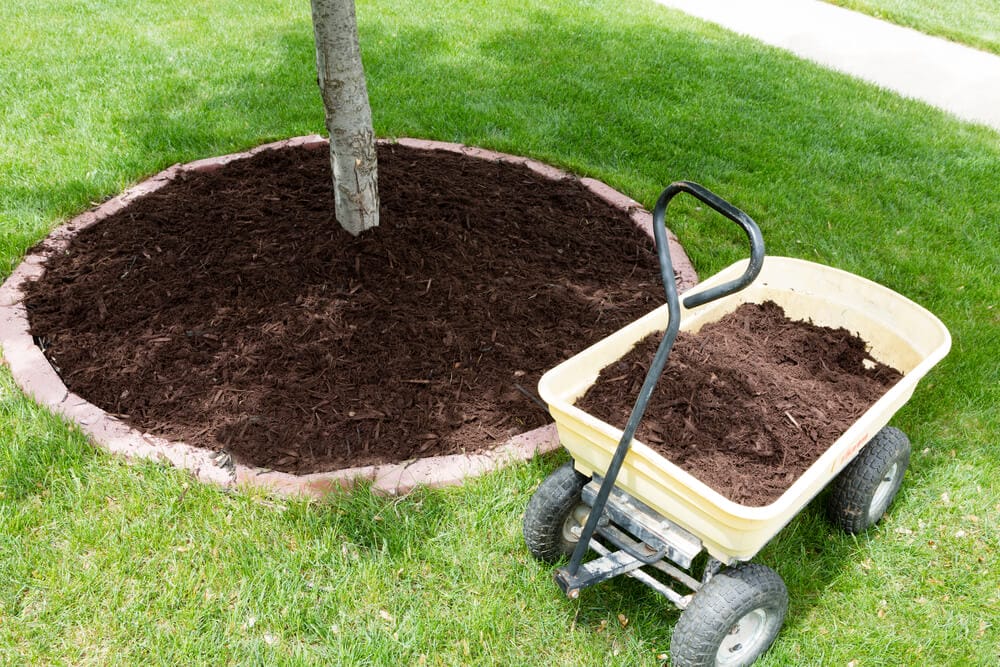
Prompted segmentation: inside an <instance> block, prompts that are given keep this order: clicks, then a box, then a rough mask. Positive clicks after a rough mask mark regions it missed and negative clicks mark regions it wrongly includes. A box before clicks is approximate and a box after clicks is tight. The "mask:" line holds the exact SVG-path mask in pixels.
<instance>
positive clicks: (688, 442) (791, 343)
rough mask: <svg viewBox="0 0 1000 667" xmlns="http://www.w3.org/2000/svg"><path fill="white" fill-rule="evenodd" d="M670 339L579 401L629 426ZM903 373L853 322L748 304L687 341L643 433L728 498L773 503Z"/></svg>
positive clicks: (647, 346) (631, 357) (633, 357)
mask: <svg viewBox="0 0 1000 667" xmlns="http://www.w3.org/2000/svg"><path fill="white" fill-rule="evenodd" d="M661 338H662V335H654V336H649V337H647V338H646V339H644V340H643V341H640V343H639V344H638V345H636V347H634V348H633V349H632V351H630V352H629V353H628V354H627V355H625V356H624V357H623V358H622V359H621V360H619V361H618V362H616V363H615V364H612V365H610V366H608V367H607V368H605V369H604V370H602V371H601V374H600V377H599V378H598V381H597V383H596V384H595V385H594V386H593V387H591V389H590V390H589V391H588V392H587V393H586V394H585V395H584V396H583V397H582V398H581V399H580V400H579V401H577V405H578V406H579V407H580V408H581V409H583V410H585V411H586V412H589V413H590V414H592V415H594V416H596V417H598V418H600V419H602V420H604V421H606V422H608V423H609V424H614V425H616V426H618V427H619V428H624V426H625V422H626V421H627V420H628V416H629V414H630V413H631V411H632V406H633V404H634V402H635V399H636V396H637V395H638V393H639V387H640V386H641V385H642V383H643V380H644V379H645V377H646V373H647V371H648V369H649V365H650V363H651V361H652V359H653V355H654V354H655V352H656V348H657V346H658V345H659V343H660V340H661ZM900 378H901V375H900V373H899V372H898V371H896V370H895V369H892V368H890V367H888V366H885V365H884V364H881V363H878V362H874V360H873V359H872V358H871V356H870V355H869V354H868V353H867V351H866V347H865V343H864V341H862V340H861V339H860V338H858V337H857V336H855V335H853V334H851V333H850V332H848V331H847V330H846V329H843V328H840V329H832V328H829V327H820V326H816V325H814V324H811V323H807V322H795V321H791V320H789V319H788V318H787V317H785V313H784V311H783V310H782V308H781V307H780V306H778V305H777V304H775V303H773V302H766V303H764V304H763V305H757V304H744V305H742V306H740V307H739V308H738V309H737V310H736V311H735V312H732V313H730V314H728V315H726V316H725V317H723V318H722V319H721V320H719V321H717V322H713V323H711V324H706V325H705V326H704V327H702V328H701V330H700V331H699V332H697V333H696V334H689V333H685V332H682V333H681V334H680V335H679V336H678V337H677V341H676V343H675V344H674V347H673V349H672V350H671V353H670V356H669V357H668V360H667V366H666V369H665V370H664V373H663V376H662V377H661V378H660V381H659V383H658V384H657V387H656V390H655V391H654V393H653V396H652V399H651V401H650V403H649V406H648V408H647V411H646V414H645V417H644V419H643V420H642V421H641V422H640V424H639V429H638V431H637V433H636V437H637V438H638V439H639V440H640V441H642V442H644V443H646V444H647V445H649V446H650V447H651V448H652V449H654V450H655V451H657V452H659V453H660V454H662V455H663V456H664V457H665V458H667V459H669V460H670V461H672V462H673V463H676V464H677V465H679V466H680V467H681V468H683V469H684V470H687V471H688V472H690V473H692V474H693V475H694V476H695V477H697V478H698V479H700V480H701V481H703V482H705V483H706V484H708V485H709V486H711V487H712V488H714V489H715V490H716V491H718V492H719V493H721V494H723V495H724V496H726V497H728V498H730V499H732V500H735V501H736V502H739V503H742V504H744V505H750V506H760V505H766V504H769V503H771V502H773V501H775V500H777V499H778V497H779V496H780V495H781V494H782V493H784V491H785V490H787V489H788V487H789V486H790V485H791V484H792V482H794V481H795V480H796V479H798V477H799V476H800V475H801V474H802V473H803V472H804V471H805V470H806V468H808V467H809V466H810V465H811V464H812V463H813V462H814V461H816V459H818V458H819V456H820V455H821V454H822V453H823V452H824V451H826V450H827V449H828V448H829V447H830V445H832V444H833V442H834V441H835V440H836V439H837V438H838V437H840V435H841V434H842V433H843V432H844V431H846V430H847V428H848V427H849V426H850V425H851V424H852V423H853V422H855V421H856V420H857V419H858V417H860V416H861V415H862V414H863V413H864V412H865V411H866V410H868V408H870V407H871V405H872V404H873V403H874V402H875V401H877V400H878V399H879V398H880V397H881V396H882V395H883V394H884V393H885V392H886V391H887V390H888V389H889V387H891V386H892V385H894V384H895V383H896V382H898V381H899V379H900Z"/></svg>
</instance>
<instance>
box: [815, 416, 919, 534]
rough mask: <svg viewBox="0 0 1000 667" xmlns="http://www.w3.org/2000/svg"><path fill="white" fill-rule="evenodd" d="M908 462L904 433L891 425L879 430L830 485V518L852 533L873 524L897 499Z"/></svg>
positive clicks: (908, 450)
mask: <svg viewBox="0 0 1000 667" xmlns="http://www.w3.org/2000/svg"><path fill="white" fill-rule="evenodd" d="M909 464H910V439H909V438H907V437H906V434H905V433H903V432H902V431H900V430H899V429H898V428H894V427H892V426H886V427H885V428H883V429H882V430H881V431H879V432H878V433H876V434H875V437H874V438H872V439H871V440H869V441H868V443H867V444H866V445H865V446H864V447H862V448H861V451H860V452H858V455H857V456H856V457H855V459H854V460H853V461H851V462H850V463H849V464H847V467H845V468H844V469H843V470H841V471H840V474H839V475H837V478H836V479H835V480H834V481H833V483H832V484H831V485H830V487H831V492H830V495H829V497H828V498H827V502H826V514H827V517H828V518H829V519H830V522H831V523H833V525H835V526H837V527H838V528H841V529H843V530H844V531H846V532H848V533H850V534H852V535H857V534H858V533H862V532H864V531H866V530H868V529H869V528H871V527H872V526H874V525H875V524H876V523H878V522H879V520H881V519H882V517H883V516H884V515H885V511H886V510H887V509H888V508H889V506H890V505H891V504H892V501H893V500H894V499H895V497H896V493H897V492H898V491H899V487H900V486H901V485H902V484H903V475H904V474H905V473H906V468H907V466H908V465H909Z"/></svg>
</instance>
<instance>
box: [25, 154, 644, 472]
mask: <svg viewBox="0 0 1000 667" xmlns="http://www.w3.org/2000/svg"><path fill="white" fill-rule="evenodd" d="M379 168H380V174H379V175H380V191H381V197H382V208H381V221H382V224H381V227H379V228H378V229H377V230H373V231H372V232H369V233H365V234H363V235H362V236H360V237H359V238H353V237H351V236H350V235H348V234H347V233H346V232H343V231H342V230H341V229H340V227H339V226H338V225H337V223H336V222H335V221H334V219H333V213H332V212H333V200H332V192H331V187H330V167H329V163H328V157H327V153H326V152H325V151H323V150H307V149H305V148H302V147H296V148H285V149H281V150H273V151H272V150H269V151H263V152H260V153H258V154H257V155H255V156H254V157H252V158H249V159H245V160H237V161H234V162H231V163H229V164H227V165H225V166H224V167H222V168H220V169H219V170H217V171H214V172H210V173H195V172H182V174H181V176H180V177H178V179H177V180H174V181H172V182H171V183H169V184H168V185H166V186H164V187H163V188H161V189H160V190H158V191H156V192H154V193H151V194H148V195H146V196H144V197H142V198H140V199H137V200H136V201H134V202H132V203H130V204H129V205H128V207H127V208H125V209H124V210H122V211H120V212H118V213H116V214H114V215H112V216H111V217H109V218H107V219H104V220H102V221H101V222H100V223H98V224H96V225H94V226H93V227H90V228H88V229H86V230H84V231H82V232H81V233H79V234H78V235H77V237H76V238H75V239H74V240H73V242H72V245H71V246H70V248H69V250H68V251H67V252H66V253H61V254H59V255H57V256H55V257H53V258H52V259H50V260H49V262H48V265H47V270H46V273H45V275H44V276H43V278H42V279H41V280H40V281H38V282H36V283H34V284H32V285H30V286H29V290H28V291H29V295H28V299H27V302H26V303H27V307H28V311H29V317H30V320H31V328H32V334H33V335H34V336H35V337H36V340H38V341H39V343H40V344H41V345H42V346H43V348H44V349H45V351H46V354H47V356H48V358H49V359H50V361H51V362H52V363H53V365H54V366H55V367H56V369H57V370H58V372H59V373H60V375H61V376H62V378H63V380H64V382H65V383H66V385H67V386H68V387H69V389H70V390H71V391H73V392H76V393H77V394H80V395H81V396H83V397H84V398H86V399H87V400H89V401H91V402H92V403H94V404H96V405H98V406H99V407H101V408H102V409H104V410H106V411H108V412H110V413H113V414H116V415H121V416H123V418H124V419H125V421H127V422H128V423H130V424H132V425H133V426H135V427H137V428H139V429H142V430H145V431H149V432H153V433H156V434H158V435H161V436H164V437H167V438H170V439H174V440H183V441H185V442H188V443H189V444H192V445H196V446H201V447H205V448H209V449H220V448H224V449H226V450H227V451H228V452H230V453H231V454H233V456H234V457H235V458H236V459H237V460H238V461H241V462H243V463H246V464H248V465H256V466H262V467H268V468H272V469H276V470H281V471H286V472H294V473H306V472H314V471H324V470H334V469H340V468H344V467H351V466H362V465H368V464H378V463H388V462H398V461H405V460H408V459H411V458H415V457H424V456H432V455H439V454H451V453H458V452H463V451H478V450H482V449H484V448H489V447H492V446H494V445H496V444H498V443H499V442H502V441H504V440H506V439H507V438H508V437H509V436H511V435H513V434H516V433H519V432H523V431H525V430H528V429H530V428H534V427H536V426H540V425H542V424H544V423H546V422H548V421H549V418H548V416H547V414H546V413H545V412H544V411H543V410H542V409H541V408H539V406H538V405H536V404H535V403H534V402H533V400H532V399H531V398H530V395H532V394H533V393H534V391H535V386H536V384H537V381H538V378H539V377H540V376H541V374H542V373H543V372H544V371H545V370H547V369H548V368H550V367H552V366H554V365H555V364H557V363H559V362H560V361H562V360H563V359H565V358H566V357H568V356H570V355H572V354H574V353H575V352H577V351H579V350H581V349H583V348H584V347H586V346H587V345H590V344H591V343H594V342H596V341H597V340H599V339H600V338H602V337H604V336H606V335H608V334H609V333H611V332H612V331H614V330H616V329H617V328H619V327H621V326H622V325H624V324H625V323H627V322H628V321H630V320H632V319H635V318H637V317H638V316H640V315H642V314H644V313H645V312H648V311H649V310H651V309H653V308H655V307H656V306H658V305H660V303H662V301H663V298H664V297H663V288H662V285H659V284H658V279H659V278H658V276H659V273H658V269H657V264H656V258H655V256H654V254H653V252H652V241H651V240H650V239H648V238H647V237H646V236H644V235H643V234H642V233H641V232H639V231H638V230H637V229H636V228H635V226H634V225H633V224H632V223H631V221H630V220H629V218H628V214H627V213H626V212H624V211H622V210H619V209H616V208H614V207H612V206H610V205H609V204H607V203H606V202H605V201H604V200H602V199H600V198H599V197H597V196H596V195H594V194H593V193H591V192H590V191H588V190H587V189H586V188H584V187H583V186H582V185H581V184H580V183H579V181H577V180H576V179H564V180H560V181H553V180H549V179H546V178H542V177H540V176H539V175H538V174H536V173H534V172H532V171H531V170H529V169H527V168H525V167H523V166H520V165H516V164H509V163H501V162H491V161H485V160H480V159H473V158H470V157H466V156H462V155H458V154H454V153H447V152H438V151H422V150H417V149H413V148H408V147H404V146H399V145H386V146H380V148H379Z"/></svg>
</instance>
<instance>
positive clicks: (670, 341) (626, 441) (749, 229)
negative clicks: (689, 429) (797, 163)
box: [566, 181, 764, 577]
mask: <svg viewBox="0 0 1000 667" xmlns="http://www.w3.org/2000/svg"><path fill="white" fill-rule="evenodd" d="M681 192H686V193H688V194H689V195H692V196H694V197H695V198H696V199H700V200H701V201H703V202H704V203H706V204H708V205H709V206H710V207H712V208H713V209H715V210H716V211H718V212H719V213H721V214H722V215H724V216H726V217H727V218H729V219H730V220H732V221H733V222H735V223H736V224H738V225H739V226H740V227H742V228H743V231H745V232H746V234H747V237H748V238H749V239H750V266H748V267H747V270H746V271H745V272H744V273H743V275H742V276H740V277H739V278H737V279H736V280H731V281H729V282H727V283H723V284H722V285H717V286H715V287H712V288H709V289H707V290H705V291H704V292H699V293H698V294H692V295H691V296H689V297H687V298H686V299H684V307H685V308H694V307H695V306H700V305H702V304H705V303H708V302H709V301H713V300H715V299H718V298H721V297H723V296H726V295H729V294H732V293H734V292H738V291H740V290H741V289H743V288H744V287H746V286H747V285H749V284H750V283H752V282H753V281H754V279H755V278H756V277H757V274H759V273H760V269H761V267H762V266H763V265H764V237H763V236H761V233H760V228H759V227H758V226H757V223H756V222H754V221H753V220H752V219H751V218H750V216H748V215H747V214H746V213H744V212H743V211H741V210H739V209H738V208H736V207H735V206H733V205H732V204H730V203H729V202H727V201H726V200H725V199H722V198H721V197H719V196H718V195H716V194H714V193H713V192H711V191H710V190H707V189H705V188H703V187H702V186H700V185H698V184H697V183H692V182H691V181H677V182H676V183H671V184H670V185H668V186H667V188H666V189H665V190H664V191H663V193H662V194H660V198H659V199H658V200H657V201H656V208H654V209H653V237H654V238H655V239H656V254H657V257H658V258H659V260H660V276H661V277H662V278H663V288H664V289H665V290H666V292H667V328H666V331H664V333H663V340H661V341H660V345H659V347H658V348H657V349H656V354H654V355H653V361H652V362H651V363H650V365H649V371H648V372H647V373H646V379H645V381H644V382H643V383H642V388H641V389H639V396H638V398H636V401H635V406H634V407H633V408H632V414H631V415H629V418H628V421H627V422H626V423H625V429H624V431H622V438H621V440H619V442H618V447H617V448H616V449H615V453H614V454H613V455H612V457H611V462H610V463H609V464H608V469H607V471H606V472H605V473H604V481H603V482H602V483H601V488H600V489H598V491H597V496H596V497H595V498H594V504H593V506H591V508H590V515H589V516H588V517H587V521H586V522H585V523H584V526H583V531H582V532H581V534H580V539H579V542H577V545H576V547H575V548H574V550H573V555H572V557H571V558H570V561H569V564H568V565H567V567H566V570H567V571H568V572H569V574H570V575H571V576H574V577H575V576H576V574H577V572H578V571H579V570H580V565H581V564H582V563H583V557H584V554H586V553H587V549H589V548H590V538H592V537H593V536H594V532H595V531H596V530H597V523H598V521H599V520H600V518H601V515H602V514H603V513H604V507H605V505H607V502H608V496H609V495H610V494H611V489H612V488H613V487H614V485H615V480H616V479H617V478H618V473H619V472H620V471H621V467H622V463H624V461H625V455H626V454H628V450H629V448H630V447H631V446H632V438H633V437H634V436H635V432H636V430H637V429H638V428H639V422H640V421H641V420H642V416H643V415H644V414H645V412H646V406H647V405H648V404H649V400H650V398H652V395H653V389H654V388H655V387H656V383H657V382H659V380H660V376H661V375H662V374H663V369H664V367H666V365H667V357H668V356H669V355H670V350H671V348H673V346H674V341H675V340H676V339H677V333H678V330H679V329H680V326H681V309H680V300H679V299H678V297H677V283H676V281H675V280H674V269H673V265H672V264H671V262H670V250H669V246H668V241H667V228H666V225H665V224H664V219H665V217H666V212H667V204H669V203H670V200H671V199H673V198H674V197H676V196H677V195H678V194H680V193H681Z"/></svg>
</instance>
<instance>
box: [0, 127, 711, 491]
mask: <svg viewBox="0 0 1000 667" xmlns="http://www.w3.org/2000/svg"><path fill="white" fill-rule="evenodd" d="M380 143H392V142H382V141H380ZM395 143H398V144H399V145H401V146H407V147H410V148H417V149H424V150H440V151H448V152H451V153H459V154H462V155H467V156H469V157H473V158H477V159H481V160H491V161H499V162H505V163H511V164H521V165H524V166H526V167H527V168H528V169H531V170H532V171H534V172H536V173H538V174H539V175H541V176H543V177H545V178H548V179H552V180H561V179H565V178H576V177H575V176H573V175H571V174H569V173H567V172H564V171H562V170H560V169H556V168H555V167H552V166H549V165H546V164H543V163H541V162H538V161H536V160H532V159H529V158H524V157H518V156H514V155H507V154H504V153H497V152H494V151H489V150H485V149H481V148H474V147H470V146H464V145H462V144H452V143H444V142H438V141H427V140H422V139H399V140H398V141H396V142H395ZM327 145H328V143H327V140H326V139H324V138H323V137H321V136H319V135H310V136H305V137H295V138H292V139H285V140H283V141H278V142H274V143H269V144H264V145H261V146H257V147H256V148H253V149H251V150H249V151H246V152H243V153H232V154H229V155H222V156H218V157H211V158H206V159H202V160H195V161H194V162H189V163H187V164H184V165H173V166H171V167H169V168H168V169H166V170H164V171H162V172H160V173H159V174H156V175H155V176H152V177H150V178H148V179H146V180H145V181H143V182H141V183H139V184H137V185H135V186H134V187H131V188H129V189H128V190H126V191H125V192H123V193H122V194H120V195H118V196H117V197H114V198H112V199H109V200H108V201H106V202H104V203H103V204H101V205H99V206H97V207H96V208H93V209H91V210H89V211H87V212H85V213H82V214H80V215H78V216H76V217H75V218H73V219H71V220H69V221H68V222H66V223H65V224H62V225H60V226H59V227H57V228H56V229H55V230H53V231H52V233H51V234H49V235H48V236H47V237H46V238H45V240H44V241H43V242H42V243H41V244H40V245H39V246H38V247H37V250H36V251H35V252H34V253H32V254H29V255H27V256H26V257H25V258H24V260H23V261H22V262H21V263H20V264H19V265H18V267H17V268H16V269H15V270H14V272H13V273H12V274H11V275H10V277H8V278H7V280H6V281H5V282H4V283H3V285H2V286H0V348H2V351H3V361H4V362H5V363H6V364H7V366H8V368H10V372H11V374H12V375H13V377H14V381H15V382H16V383H17V385H18V386H19V387H20V388H21V389H22V390H23V391H24V392H25V393H27V394H28V395H29V396H31V397H32V398H33V399H34V400H35V401H37V402H38V403H39V404H40V405H42V406H44V407H47V408H48V409H49V410H51V411H53V412H55V413H57V414H59V415H62V416H63V417H65V418H67V419H69V420H70V421H72V422H74V423H76V424H77V425H78V426H79V427H80V428H81V429H82V430H83V431H84V432H85V433H86V434H87V435H88V436H89V437H90V439H91V440H93V441H94V443H95V444H97V445H98V446H99V447H102V448H103V449H105V450H107V451H108V452H111V453H114V454H120V455H123V456H125V457H126V458H128V459H149V460H153V461H158V462H161V463H169V464H171V465H174V466H176V467H178V468H182V469H184V470H187V471H189V472H190V473H191V474H192V475H194V476H195V478H197V479H198V480H200V481H203V482H211V483H214V484H219V485H221V486H223V487H234V486H240V485H253V486H261V487H265V488H267V489H268V490H270V491H273V492H276V493H279V494H283V495H298V496H307V497H315V498H319V497H322V496H323V495H325V494H327V493H329V492H331V491H333V490H335V489H337V488H340V489H349V488H351V487H352V486H354V485H355V484H357V483H359V482H371V484H372V489H373V490H375V491H376V492H378V493H383V494H386V495H400V494H404V493H409V492H410V491H412V490H413V489H415V488H416V487H418V486H430V487H438V486H447V485H455V484H461V482H462V480H464V479H465V478H466V477H470V476H476V475H479V474H482V473H484V472H487V471H489V470H494V469H496V468H498V467H500V466H502V465H504V464H506V463H509V462H512V461H524V460H528V459H531V458H533V457H534V456H536V455H538V454H540V453H544V452H549V451H553V450H555V449H557V448H558V447H559V436H558V434H557V433H556V429H555V425H553V424H549V425H547V426H543V427H541V428H537V429H534V430H532V431H528V432H527V433H522V434H521V435H518V436H514V437H513V438H510V439H509V440H507V441H506V442H504V443H502V444H501V445H499V446H498V447H496V448H494V449H492V450H490V451H487V452H483V453H479V454H458V455H452V456H437V457H429V458H423V459H414V460H412V461H405V462H402V463H396V464H387V465H378V466H365V467H360V468H346V469H343V470H335V471H331V472H322V473H313V474H308V475H294V474H290V473H283V472H277V471H274V470H268V469H264V468H255V467H251V466H246V465H243V464H240V463H236V462H235V461H233V460H232V458H231V457H230V456H229V455H228V454H226V453H225V452H217V451H210V450H206V449H202V448H199V447H193V446H191V445H188V444H186V443H184V442H177V441H169V440H166V439H164V438H160V437H157V436H155V435H152V434H150V433H143V432H140V431H138V430H136V429H134V428H132V427H130V426H128V425H127V424H125V423H124V422H122V421H121V420H119V419H117V418H116V417H113V416H111V415H109V414H108V413H106V412H104V411H103V410H101V409H100V408H98V407H97V406H95V405H93V404H91V403H89V402H88V401H86V400H84V399H83V398H82V397H80V396H77V395H76V394H73V393H72V392H70V391H69V390H68V389H67V388H66V386H65V385H64V384H63V382H62V379H61V378H60V377H59V375H58V374H57V373H56V371H55V370H54V369H53V368H52V366H51V365H50V364H49V362H48V360H47V359H46V358H45V355H44V354H43V353H42V351H41V349H39V348H38V346H37V345H35V343H34V340H33V339H32V336H31V333H30V325H29V322H28V314H27V310H26V309H25V307H24V305H23V303H22V300H23V297H24V294H23V291H22V286H23V285H24V284H25V282H27V281H29V280H35V279H37V278H39V277H40V276H41V275H42V274H43V273H44V271H45V267H44V264H45V261H46V260H47V259H48V258H49V257H50V256H51V255H53V254H54V253H57V252H61V251H64V250H65V249H66V248H67V247H68V246H69V244H70V241H71V240H72V238H73V237H74V236H75V235H76V234H77V233H79V232H80V231H82V230H84V229H86V228H88V227H90V226H92V225H94V224H96V223H98V222H100V221H101V220H103V219H104V218H106V217H108V216H110V215H112V214H114V213H116V212H118V211H120V210H122V209H123V208H125V207H126V206H127V205H128V204H129V202H131V201H133V200H135V199H137V198H139V197H142V196H143V195H146V194H148V193H150V192H154V191H156V190H158V189H159V188H161V187H163V186H164V185H166V184H167V183H169V182H170V181H171V180H173V179H174V178H177V177H178V176H179V175H181V174H183V173H185V172H210V171H215V170H217V169H219V168H220V167H222V166H223V165H225V164H227V163H229V162H232V161H234V160H242V159H246V158H248V157H250V156H252V155H255V154H257V153H260V152H261V151H266V150H275V149H279V148H286V147H292V146H301V147H304V148H307V149H313V150H320V149H325V148H326V147H327ZM579 180H580V182H581V183H582V184H583V185H584V186H585V187H587V188H588V189H589V190H590V191H591V192H593V193H595V194H596V195H598V196H599V197H601V198H602V199H604V200H605V201H607V202H609V203H610V204H611V205H613V206H615V207H617V208H620V209H622V210H624V211H627V212H628V213H629V215H630V217H631V219H632V221H633V222H634V223H635V224H636V225H637V226H638V227H639V228H640V229H642V230H643V231H644V232H645V233H646V234H647V235H649V236H650V237H652V216H651V214H650V213H649V212H648V211H646V210H645V209H643V208H642V206H641V205H640V204H639V203H638V202H636V201H634V200H633V199H630V198H629V197H626V196H625V195H623V194H621V193H619V192H617V191H616V190H613V189H612V188H610V187H609V186H607V185H605V184H604V183H601V182H600V181H596V180H594V179H591V178H582V179H579ZM669 238H670V256H671V259H672V260H673V263H674V269H675V272H676V273H677V275H678V284H679V286H680V288H681V289H682V290H683V289H687V288H688V287H692V286H694V285H695V284H696V283H697V282H698V277H697V274H696V273H695V271H694V268H693V267H692V266H691V262H690V260H689V259H688V257H687V254H686V253H685V252H684V249H683V248H682V247H681V245H680V243H679V242H678V241H677V237H676V236H674V235H673V234H672V233H671V234H669Z"/></svg>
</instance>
